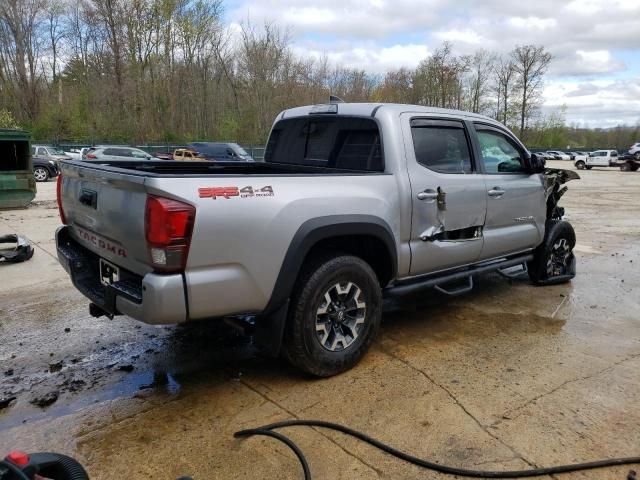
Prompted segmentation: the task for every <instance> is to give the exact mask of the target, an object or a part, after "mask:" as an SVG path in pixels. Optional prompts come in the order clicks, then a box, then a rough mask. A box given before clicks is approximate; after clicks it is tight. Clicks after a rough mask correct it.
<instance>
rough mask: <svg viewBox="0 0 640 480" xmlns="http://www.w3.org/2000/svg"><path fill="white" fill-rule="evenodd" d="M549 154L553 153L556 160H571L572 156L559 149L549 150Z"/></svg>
mask: <svg viewBox="0 0 640 480" xmlns="http://www.w3.org/2000/svg"><path fill="white" fill-rule="evenodd" d="M547 153H548V154H549V155H553V157H554V158H555V159H556V160H571V156H570V155H569V154H568V153H564V152H560V151H558V150H547Z"/></svg>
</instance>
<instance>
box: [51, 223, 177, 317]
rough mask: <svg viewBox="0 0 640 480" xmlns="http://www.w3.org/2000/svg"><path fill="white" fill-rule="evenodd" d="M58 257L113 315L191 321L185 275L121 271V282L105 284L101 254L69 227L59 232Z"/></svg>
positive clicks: (82, 287)
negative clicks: (71, 232) (103, 282)
mask: <svg viewBox="0 0 640 480" xmlns="http://www.w3.org/2000/svg"><path fill="white" fill-rule="evenodd" d="M56 247H57V252H58V260H59V262H60V264H61V265H62V267H63V268H64V269H65V270H66V271H67V273H68V274H69V276H70V277H71V282H72V283H73V285H74V286H75V287H76V288H77V289H78V290H79V291H80V293H82V294H83V295H84V296H85V297H87V298H88V299H89V300H91V302H92V303H94V304H95V305H97V306H98V307H100V308H101V309H102V310H104V311H105V312H106V313H108V314H111V315H120V314H124V315H128V316H129V317H132V318H135V319H136V320H140V321H142V322H145V323H149V324H172V323H181V322H185V321H186V320H187V308H186V300H185V290H184V279H183V276H182V275H181V274H172V275H158V274H155V273H148V274H146V275H144V276H143V277H141V276H139V275H136V274H135V273H133V272H129V271H127V270H124V269H121V270H120V281H118V282H116V283H114V284H113V285H108V286H105V285H102V283H100V275H99V271H98V269H99V266H98V265H99V259H100V257H99V256H98V255H96V254H95V253H93V252H91V251H90V250H88V249H86V248H85V247H83V246H82V245H80V244H79V243H78V242H76V241H75V240H74V239H73V238H72V237H71V235H70V233H69V227H68V226H62V227H60V228H58V230H57V231H56Z"/></svg>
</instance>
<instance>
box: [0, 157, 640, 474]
mask: <svg viewBox="0 0 640 480" xmlns="http://www.w3.org/2000/svg"><path fill="white" fill-rule="evenodd" d="M567 164H568V162H559V165H560V166H562V167H566V166H567ZM580 174H581V176H582V177H583V179H582V180H581V181H575V182H570V183H569V184H568V186H569V192H568V193H567V195H566V196H565V197H564V198H563V201H562V205H563V206H564V207H565V208H566V210H567V215H568V218H569V219H570V221H571V222H572V223H573V225H574V227H575V229H576V232H577V238H578V246H577V248H576V251H577V255H578V269H579V270H578V275H577V277H576V279H575V280H574V281H573V282H571V283H570V284H567V285H558V286H553V287H534V286H532V285H530V284H529V283H528V282H527V281H524V280H523V281H508V280H505V279H503V278H502V277H500V276H498V275H494V274H491V275H485V276H481V277H479V278H478V279H477V281H476V288H475V290H474V291H473V292H472V293H471V294H469V295H466V296H462V297H458V298H455V299H450V298H445V297H442V296H440V295H437V294H435V293H425V294H423V295H420V296H419V297H418V298H416V299H414V301H413V302H411V303H407V304H406V305H404V306H403V308H402V309H401V310H395V311H390V312H388V313H387V314H385V316H384V325H383V328H382V331H381V334H380V336H379V338H378V340H377V341H376V342H375V344H374V346H373V348H372V350H371V351H370V353H369V354H368V355H367V356H366V357H365V359H364V360H363V361H362V362H361V363H360V364H359V365H358V366H357V367H356V368H354V369H353V370H351V371H349V372H347V373H345V374H343V375H340V376H337V377H334V378H330V379H321V380H317V379H310V378H308V377H305V376H303V375H301V374H300V373H298V372H297V371H296V370H294V369H292V368H291V367H289V366H288V365H287V364H286V363H284V362H282V361H279V360H274V359H266V358H263V357H262V356H260V355H259V354H258V353H257V352H256V351H255V349H254V348H253V347H252V345H251V343H250V341H249V340H248V339H245V338H243V337H241V336H239V335H237V334H236V333H235V332H233V331H231V330H229V329H228V328H226V327H224V326H222V325H216V324H196V325H192V326H186V327H152V326H148V325H143V324H140V323H138V322H135V321H133V320H130V319H127V318H123V317H116V318H115V319H113V320H108V319H105V318H100V319H94V318H91V317H90V316H89V315H88V311H87V301H86V299H84V298H83V297H82V296H81V295H80V294H79V293H77V292H76V291H75V290H74V289H73V287H71V285H70V282H69V280H68V278H67V276H66V274H65V273H64V271H63V270H62V268H60V267H59V266H58V264H57V262H56V260H55V258H54V257H55V252H54V243H53V232H54V230H55V228H56V226H57V225H58V216H57V210H56V208H55V202H54V198H55V183H54V182H49V183H47V184H38V188H39V192H38V196H37V197H36V201H37V202H36V205H34V206H32V207H30V208H29V209H26V210H13V211H0V233H12V232H17V233H21V234H23V235H26V236H27V237H28V238H29V239H30V240H32V241H33V242H34V243H35V247H36V254H35V255H34V257H33V259H32V260H30V261H28V262H26V263H23V264H17V265H0V365H1V366H2V367H1V368H0V398H1V397H3V396H5V397H8V396H15V397H16V400H15V401H14V402H13V403H12V404H11V405H10V406H9V407H7V408H4V409H2V410H0V452H4V451H8V450H9V449H12V448H21V449H24V450H27V451H37V450H55V451H59V452H62V453H66V454H69V455H72V456H76V457H77V458H79V460H80V461H82V462H83V463H84V464H85V465H86V467H87V469H88V471H89V473H90V475H91V478H92V479H94V478H95V479H115V478H132V479H151V478H153V479H172V478H176V477H178V476H180V475H187V474H188V475H191V476H193V477H194V478H195V479H203V480H204V479H213V478H220V479H227V478H291V479H297V478H302V476H301V469H300V467H299V465H298V463H297V461H296V460H295V458H294V457H293V455H292V454H291V453H290V452H289V451H288V450H287V449H286V448H285V447H282V446H280V445H279V444H277V443H276V442H274V441H272V440H269V439H265V438H253V439H249V440H245V441H240V440H235V439H233V437H232V434H233V432H234V431H236V430H238V429H241V428H247V427H253V426H257V425H261V424H264V423H269V422H273V421H277V420H282V419H288V418H314V419H323V420H330V421H334V422H339V423H344V424H345V425H348V426H350V427H353V428H356V429H359V430H362V431H363V432H366V433H368V434H370V435H372V436H374V437H377V438H378V439H380V440H382V441H385V442H388V443H389V444H391V445H393V446H395V447H397V448H399V449H402V450H405V451H407V452H410V453H412V454H414V455H418V456H424V457H428V458H431V459H434V460H437V461H438V462H440V463H447V464H452V465H456V466H460V467H467V468H481V469H496V470H498V469H517V468H527V467H530V466H549V465H553V464H557V463H565V462H579V461H587V460H593V459H598V458H601V457H609V456H631V455H639V454H640V411H638V408H637V405H638V399H639V398H640V375H639V374H638V372H639V371H640V318H639V314H638V312H639V311H640V308H639V307H640V305H639V303H640V300H639V297H638V291H640V290H639V287H640V271H639V270H638V268H637V264H638V262H640V241H639V240H640V218H639V216H638V205H640V173H622V172H620V171H618V170H610V169H593V170H591V171H584V172H580ZM9 371H11V374H8V372H9ZM52 392H57V395H58V397H57V400H56V401H55V402H54V403H53V404H51V405H50V406H48V407H45V408H41V407H38V406H36V405H33V404H32V403H30V402H32V401H34V400H36V399H38V398H41V397H42V396H43V395H45V394H47V393H52ZM286 433H287V434H290V435H291V437H292V438H293V439H294V440H296V441H297V442H299V445H300V446H301V447H302V448H303V450H304V451H305V453H306V454H307V457H308V459H309V461H310V464H311V469H312V472H313V474H314V478H317V479H323V478H327V479H328V478H331V479H345V480H346V479H371V478H388V479H414V478H415V479H417V478H421V479H423V478H445V477H444V476H442V475H438V474H435V473H432V472H425V471H422V470H419V469H418V468H416V467H411V466H408V465H406V464H403V463H401V462H399V461H397V460H395V459H392V458H391V457H389V456H387V455H385V454H383V453H380V452H378V451H375V450H373V449H372V448H370V447H368V446H366V445H363V444H361V443H358V442H356V441H355V440H353V439H350V438H347V437H344V436H342V435H340V434H337V433H333V432H328V431H323V430H320V429H311V428H300V427H296V428H292V429H290V430H288V431H287V432H286ZM629 469H630V468H629V467H619V468H615V469H608V470H599V471H592V472H586V473H579V474H568V475H564V476H562V478H570V479H577V478H581V479H582V478H588V479H623V478H625V477H626V473H627V472H628V470H629ZM636 469H637V468H636Z"/></svg>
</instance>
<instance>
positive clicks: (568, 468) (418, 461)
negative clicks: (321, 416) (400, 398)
mask: <svg viewBox="0 0 640 480" xmlns="http://www.w3.org/2000/svg"><path fill="white" fill-rule="evenodd" d="M294 426H307V427H321V428H328V429H330V430H335V431H338V432H342V433H344V434H346V435H350V436H352V437H355V438H357V439H359V440H362V441H363V442H366V443H368V444H369V445H372V446H374V447H376V448H378V449H380V450H382V451H384V452H386V453H388V454H390V455H393V456H394V457H397V458H399V459H401V460H404V461H405V462H408V463H411V464H413V465H417V466H419V467H423V468H427V469H429V470H434V471H436V472H440V473H446V474H449V475H459V476H461V477H472V478H523V477H539V476H542V475H551V474H555V473H567V472H577V471H579V470H590V469H594V468H603V467H614V466H619V465H630V464H636V463H640V457H627V458H611V459H607V460H598V461H595V462H587V463H574V464H571V465H559V466H556V467H546V468H532V469H529V470H512V471H483V470H469V469H466V468H457V467H450V466H447V465H441V464H439V463H435V462H432V461H429V460H425V459H422V458H418V457H414V456H413V455H409V454H408V453H404V452H401V451H400V450H396V449H395V448H393V447H390V446H389V445H386V444H384V443H382V442H381V441H379V440H376V439H375V438H372V437H370V436H368V435H366V434H364V433H361V432H358V431H357V430H353V429H351V428H349V427H345V426H343V425H339V424H337V423H331V422H324V421H322V420H286V421H283V422H276V423H272V424H270V425H264V426H262V427H258V428H252V429H249V430H241V431H239V432H236V433H234V434H233V436H234V437H236V438H246V437H250V436H253V435H265V436H270V437H273V438H277V439H278V440H280V441H281V442H283V443H285V444H286V445H287V446H288V447H289V448H291V449H292V450H293V451H294V452H295V453H296V455H297V456H298V459H299V460H300V463H301V464H302V468H303V470H304V478H305V480H311V473H310V470H309V465H308V463H307V460H306V458H305V457H304V454H303V453H302V451H301V450H300V449H299V448H298V447H297V446H296V445H295V443H294V442H293V441H292V440H291V439H289V438H288V437H285V436H284V435H281V434H278V436H276V435H275V434H276V432H273V431H272V430H274V429H277V428H285V427H294Z"/></svg>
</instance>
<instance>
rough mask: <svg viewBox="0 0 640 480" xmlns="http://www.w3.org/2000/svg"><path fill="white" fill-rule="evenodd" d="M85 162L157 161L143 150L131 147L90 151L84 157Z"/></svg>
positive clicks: (102, 148) (103, 148)
mask: <svg viewBox="0 0 640 480" xmlns="http://www.w3.org/2000/svg"><path fill="white" fill-rule="evenodd" d="M85 160H87V161H98V162H108V161H113V160H123V161H126V160H157V159H156V158H155V157H153V156H152V155H149V154H148V153H147V152H145V151H144V150H140V149H139V148H133V147H100V148H94V149H93V150H90V151H89V152H88V153H87V155H86V156H85Z"/></svg>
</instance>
